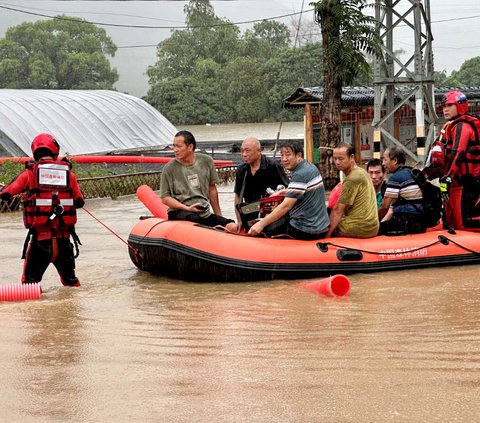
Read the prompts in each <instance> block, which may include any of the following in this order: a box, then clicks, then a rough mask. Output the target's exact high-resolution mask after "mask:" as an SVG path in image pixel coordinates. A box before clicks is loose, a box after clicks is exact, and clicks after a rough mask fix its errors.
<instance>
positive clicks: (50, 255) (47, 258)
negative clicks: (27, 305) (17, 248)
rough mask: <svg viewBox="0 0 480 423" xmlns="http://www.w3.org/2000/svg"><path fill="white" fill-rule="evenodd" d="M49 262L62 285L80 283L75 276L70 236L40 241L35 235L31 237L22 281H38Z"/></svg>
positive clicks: (76, 284)
mask: <svg viewBox="0 0 480 423" xmlns="http://www.w3.org/2000/svg"><path fill="white" fill-rule="evenodd" d="M55 244H56V245H55ZM50 263H53V265H54V266H55V268H56V269H57V272H58V274H59V275H60V279H61V282H62V284H63V285H66V286H79V285H80V282H79V280H78V278H77V277H76V276H75V255H74V249H73V245H72V243H71V242H70V238H52V239H44V240H41V241H38V240H37V239H36V238H35V237H34V238H32V240H31V241H30V243H29V245H28V249H27V253H26V256H25V265H24V269H23V276H22V283H36V282H40V281H41V280H42V277H43V274H44V273H45V271H46V270H47V267H48V265H49V264H50Z"/></svg>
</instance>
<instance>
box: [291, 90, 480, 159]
mask: <svg viewBox="0 0 480 423" xmlns="http://www.w3.org/2000/svg"><path fill="white" fill-rule="evenodd" d="M452 90H459V91H462V92H463V93H464V94H465V95H466V96H467V98H468V102H469V112H470V113H480V87H462V88H453V87H450V88H437V89H435V105H436V112H437V115H438V117H439V120H438V127H441V125H442V124H443V116H442V109H441V101H442V96H443V94H444V93H446V92H448V91H452ZM399 98H400V97H399ZM322 99H323V88H321V87H311V88H297V89H296V90H295V91H294V92H293V93H292V94H291V95H290V96H289V97H287V98H286V99H285V100H284V101H283V107H285V108H287V109H288V108H304V109H305V141H306V144H307V145H308V142H309V141H310V142H311V143H313V147H314V148H313V154H312V156H313V157H311V158H310V159H312V161H313V162H314V163H318V161H319V154H320V153H319V152H320V151H321V149H320V148H319V147H320V146H321V141H320V137H319V135H320V116H319V106H320V104H321V102H322ZM373 102H374V90H373V88H371V87H345V88H343V93H342V131H341V136H342V141H345V142H348V143H353V144H354V146H355V150H356V152H357V162H358V163H360V162H362V163H364V162H367V161H368V160H370V159H371V158H373V157H380V155H381V152H382V150H383V149H384V148H385V147H387V146H385V145H381V143H374V142H373V127H372V120H373ZM412 104H414V102H412ZM394 128H395V129H394V134H393V135H394V137H395V138H396V139H398V140H400V142H401V143H402V144H403V145H404V146H405V148H406V149H408V150H409V151H411V152H412V153H414V154H417V147H418V146H417V139H416V117H415V110H414V109H413V108H412V107H411V106H410V105H404V106H403V107H401V108H400V109H399V110H398V111H397V112H396V114H395V118H394ZM309 137H311V138H312V139H311V140H309Z"/></svg>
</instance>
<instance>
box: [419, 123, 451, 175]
mask: <svg viewBox="0 0 480 423" xmlns="http://www.w3.org/2000/svg"><path fill="white" fill-rule="evenodd" d="M450 124H451V122H450V121H449V122H447V123H445V125H443V127H442V129H441V131H440V135H439V136H438V138H437V139H436V140H435V141H434V142H433V144H432V146H431V147H430V151H429V152H428V156H427V160H426V162H425V167H427V168H429V169H430V170H432V171H435V170H441V169H443V168H444V167H445V145H446V144H447V129H448V127H449V126H450Z"/></svg>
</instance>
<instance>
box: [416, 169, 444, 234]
mask: <svg viewBox="0 0 480 423" xmlns="http://www.w3.org/2000/svg"><path fill="white" fill-rule="evenodd" d="M412 176H413V179H414V180H415V182H416V183H417V184H418V186H419V187H420V189H421V191H422V196H423V208H424V219H425V225H426V226H427V228H431V227H433V226H437V224H438V222H439V220H440V218H441V216H442V206H443V203H442V195H441V193H440V188H439V187H437V186H435V185H433V184H432V183H430V182H429V181H427V179H426V178H425V176H424V174H423V173H422V171H421V170H419V169H412Z"/></svg>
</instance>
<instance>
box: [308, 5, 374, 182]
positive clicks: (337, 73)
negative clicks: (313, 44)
mask: <svg viewBox="0 0 480 423" xmlns="http://www.w3.org/2000/svg"><path fill="white" fill-rule="evenodd" d="M310 5H311V6H314V7H315V21H316V22H317V23H318V24H319V25H320V27H321V33H322V44H323V78H324V79H323V102H322V105H321V109H320V117H321V129H320V145H321V147H323V148H322V150H321V154H320V169H321V170H322V175H323V179H324V183H325V187H326V188H327V189H331V188H333V186H334V185H335V183H336V182H337V180H338V173H337V171H336V169H335V166H334V164H333V158H332V148H333V147H334V146H335V145H336V144H338V143H339V142H340V139H341V136H340V135H341V132H340V131H341V98H342V87H343V86H347V85H349V84H351V83H352V82H353V81H354V80H355V78H356V77H358V76H360V75H362V74H368V73H369V72H370V71H371V67H370V64H369V62H368V60H367V58H366V56H365V55H370V56H375V55H379V54H380V40H379V36H378V31H377V25H378V23H377V21H376V20H375V18H374V17H373V16H368V15H365V14H364V13H363V10H364V8H365V6H367V0H321V1H317V2H314V3H310Z"/></svg>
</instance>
